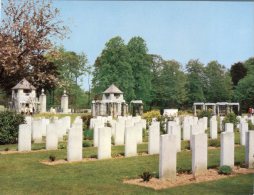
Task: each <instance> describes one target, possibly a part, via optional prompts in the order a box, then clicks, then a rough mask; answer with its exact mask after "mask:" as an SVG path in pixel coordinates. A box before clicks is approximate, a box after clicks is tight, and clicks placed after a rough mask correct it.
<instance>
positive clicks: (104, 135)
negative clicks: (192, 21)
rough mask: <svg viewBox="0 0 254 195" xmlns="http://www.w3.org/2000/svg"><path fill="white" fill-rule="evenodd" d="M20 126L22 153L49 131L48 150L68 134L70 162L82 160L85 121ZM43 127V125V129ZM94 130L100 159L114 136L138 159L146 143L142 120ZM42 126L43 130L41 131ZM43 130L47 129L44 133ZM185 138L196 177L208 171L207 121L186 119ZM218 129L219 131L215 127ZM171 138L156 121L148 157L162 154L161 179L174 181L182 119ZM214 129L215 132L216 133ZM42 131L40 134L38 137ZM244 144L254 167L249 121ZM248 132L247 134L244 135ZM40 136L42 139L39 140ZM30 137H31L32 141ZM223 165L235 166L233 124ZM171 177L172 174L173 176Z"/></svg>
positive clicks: (97, 122) (171, 127)
mask: <svg viewBox="0 0 254 195" xmlns="http://www.w3.org/2000/svg"><path fill="white" fill-rule="evenodd" d="M27 121H28V122H27V124H22V125H20V129H19V144H18V150H19V151H30V150H31V135H32V138H33V140H34V141H35V142H40V141H41V139H42V136H43V135H44V133H45V131H46V149H47V150H55V149H57V146H58V141H59V140H62V139H63V136H64V135H65V134H66V133H67V132H68V144H67V160H68V161H80V160H82V156H83V155H82V141H83V133H82V126H83V125H82V120H81V119H80V118H76V119H75V121H74V123H73V124H72V125H70V118H68V117H65V118H62V119H59V120H57V119H56V120H53V121H52V122H51V123H49V122H48V124H46V125H44V124H45V123H47V122H45V119H40V120H32V121H30V123H29V120H27ZM105 121H109V124H110V126H111V127H105V124H107V123H105ZM42 124H43V125H42ZM90 124H91V127H92V128H93V129H94V140H93V141H94V146H96V147H98V159H105V158H111V136H113V137H114V140H115V144H116V145H123V144H125V156H126V157H128V156H136V155H137V144H138V143H142V141H143V140H142V137H143V128H145V127H146V121H145V120H143V119H141V118H140V117H120V118H118V120H117V121H115V120H112V119H110V118H105V117H98V118H94V119H91V122H90ZM216 125H217V120H216V117H212V118H211V120H210V126H211V131H210V132H213V133H210V134H211V137H212V136H214V135H216V136H214V137H212V138H217V126H216ZM38 126H39V127H38ZM41 126H44V127H45V126H46V130H45V129H44V130H42V129H43V128H41ZM182 126H183V138H184V139H186V140H188V138H189V140H190V144H191V150H192V171H193V173H194V174H199V173H200V172H202V171H204V170H206V167H207V134H205V130H206V129H207V118H206V117H204V118H201V119H197V118H196V117H191V116H188V117H185V118H184V119H183V125H182ZM214 126H216V128H215V127H214ZM166 129H167V134H164V135H160V123H159V122H157V121H153V122H152V124H151V125H150V126H149V131H148V133H149V140H148V153H149V154H160V163H159V167H160V169H159V170H160V178H162V179H163V178H167V179H170V178H174V177H175V173H176V152H179V151H181V126H180V120H179V118H176V120H175V121H169V122H168V123H167V127H166ZM213 129H214V130H213ZM38 131H39V132H40V133H38ZM240 132H242V133H241V134H240V135H241V140H244V141H242V144H243V145H246V163H247V164H248V165H249V166H250V167H251V166H253V163H254V161H253V153H254V152H253V149H254V145H253V144H254V141H253V131H248V125H246V121H245V120H241V123H240ZM243 132H244V133H243ZM38 134H39V136H38ZM29 136H30V137H29ZM221 165H229V166H233V165H234V133H233V124H230V123H227V124H226V125H225V132H223V133H222V134H221ZM169 173H170V174H169Z"/></svg>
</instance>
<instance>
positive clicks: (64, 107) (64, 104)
mask: <svg viewBox="0 0 254 195" xmlns="http://www.w3.org/2000/svg"><path fill="white" fill-rule="evenodd" d="M68 101H69V100H68V95H66V91H65V90H64V94H63V95H62V98H61V108H62V112H63V113H66V114H67V113H68V112H69V109H68V104H69V103H68Z"/></svg>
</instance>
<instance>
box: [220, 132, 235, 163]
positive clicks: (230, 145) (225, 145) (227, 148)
mask: <svg viewBox="0 0 254 195" xmlns="http://www.w3.org/2000/svg"><path fill="white" fill-rule="evenodd" d="M220 143H221V149H220V166H223V165H227V166H231V167H234V153H235V145H234V133H233V132H222V133H221V134H220Z"/></svg>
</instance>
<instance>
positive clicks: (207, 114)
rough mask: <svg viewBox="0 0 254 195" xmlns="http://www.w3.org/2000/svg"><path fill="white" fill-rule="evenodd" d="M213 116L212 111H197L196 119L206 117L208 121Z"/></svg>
mask: <svg viewBox="0 0 254 195" xmlns="http://www.w3.org/2000/svg"><path fill="white" fill-rule="evenodd" d="M212 115H213V111H212V110H210V109H208V110H199V111H197V116H198V118H202V117H207V118H208V121H209V120H210V118H211V117H212Z"/></svg>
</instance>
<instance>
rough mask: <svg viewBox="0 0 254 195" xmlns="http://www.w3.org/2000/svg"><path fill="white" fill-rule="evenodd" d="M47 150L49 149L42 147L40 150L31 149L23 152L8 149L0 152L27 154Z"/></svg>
mask: <svg viewBox="0 0 254 195" xmlns="http://www.w3.org/2000/svg"><path fill="white" fill-rule="evenodd" d="M46 151H48V150H46V149H40V150H31V151H22V152H19V151H17V150H8V151H0V154H26V153H34V152H46Z"/></svg>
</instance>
